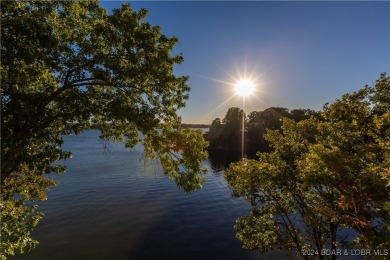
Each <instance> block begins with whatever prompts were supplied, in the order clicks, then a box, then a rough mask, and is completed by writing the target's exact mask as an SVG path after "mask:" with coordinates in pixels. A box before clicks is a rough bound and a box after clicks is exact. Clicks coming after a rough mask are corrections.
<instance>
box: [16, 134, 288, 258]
mask: <svg viewBox="0 0 390 260" xmlns="http://www.w3.org/2000/svg"><path fill="white" fill-rule="evenodd" d="M98 136H99V131H97V130H90V131H87V132H85V133H83V134H81V135H79V136H67V137H65V143H64V146H63V148H64V149H65V150H68V151H72V152H73V159H71V160H68V161H67V162H66V165H67V166H68V170H67V172H66V173H65V174H64V175H61V176H58V175H55V176H54V175H53V176H52V177H53V178H55V179H56V180H58V181H60V184H59V185H58V186H56V187H53V188H52V189H51V191H50V192H49V194H48V195H49V200H48V201H46V202H43V203H41V204H40V210H42V211H44V212H45V217H44V218H43V220H42V221H41V222H40V224H39V225H38V227H37V229H36V230H35V231H34V233H33V237H34V238H35V239H37V240H39V241H40V244H39V246H38V247H37V248H36V249H35V250H34V251H33V252H32V253H30V254H28V255H22V256H18V257H16V258H15V259H57V260H58V259H285V256H284V255H281V254H275V253H269V254H265V255H260V254H258V253H255V252H251V251H247V250H244V249H242V248H241V243H240V241H239V240H237V239H236V238H235V231H234V228H233V225H234V223H235V220H236V219H237V218H238V217H239V216H242V215H244V214H246V213H247V212H249V210H250V207H249V206H248V205H247V204H246V203H245V201H243V200H242V199H238V198H233V197H232V196H231V191H230V190H229V188H228V186H227V183H226V181H225V179H224V177H223V175H222V172H219V173H215V172H213V171H212V170H211V167H210V162H209V161H205V162H204V165H205V166H206V167H208V168H209V169H210V170H209V172H208V173H207V175H206V177H207V183H206V184H205V185H204V187H203V188H202V189H201V190H199V191H196V192H193V193H191V194H186V193H184V192H183V191H181V190H180V189H178V188H177V187H176V185H175V183H174V182H173V181H171V180H169V179H168V178H167V177H166V176H164V175H163V174H162V171H161V168H160V167H159V165H158V164H157V163H153V162H147V163H145V162H144V161H143V160H142V147H136V148H134V149H130V150H129V149H125V148H124V146H123V144H113V143H108V144H106V145H107V149H104V148H103V147H104V145H105V144H104V143H102V142H101V141H100V140H99V138H98Z"/></svg>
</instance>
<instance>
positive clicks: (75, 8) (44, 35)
mask: <svg viewBox="0 0 390 260" xmlns="http://www.w3.org/2000/svg"><path fill="white" fill-rule="evenodd" d="M146 16H147V11H146V10H145V9H141V10H139V11H138V12H136V11H134V10H133V9H132V8H131V6H130V5H129V4H123V5H122V7H121V8H120V9H114V10H113V11H112V14H108V13H107V11H106V10H105V9H104V8H101V7H100V4H99V2H98V1H81V2H78V1H77V2H76V1H31V2H27V1H5V2H3V3H2V4H1V23H2V26H1V36H2V37H1V79H2V85H1V91H2V93H1V94H2V97H1V140H2V147H1V161H2V163H1V179H2V194H1V217H2V225H1V255H2V257H7V256H10V255H13V254H14V252H15V250H19V251H21V252H24V251H28V250H30V249H31V248H33V247H34V246H35V245H36V243H37V242H36V241H33V240H32V239H31V238H30V232H31V230H32V229H33V228H34V226H36V224H37V222H38V220H39V218H40V216H41V214H40V213H34V208H35V206H31V207H30V206H27V204H26V201H34V200H38V199H45V198H46V193H45V192H46V190H47V189H48V188H49V187H50V186H51V185H54V184H55V182H54V181H53V180H50V179H47V178H45V177H44V176H42V174H43V173H50V172H56V173H62V172H63V171H64V170H65V167H64V166H62V165H60V164H59V163H58V161H60V160H66V159H68V158H70V157H71V153H70V152H67V151H63V150H62V149H61V145H62V143H63V139H62V136H63V135H68V134H72V133H74V134H78V133H81V132H82V131H83V130H85V129H88V128H91V127H95V128H98V129H100V131H101V136H100V137H101V138H102V139H106V140H113V141H123V142H125V144H126V147H133V146H135V145H136V144H138V143H139V142H142V144H143V145H144V147H145V154H146V156H147V157H149V158H155V157H158V158H159V159H160V161H161V163H162V165H163V168H164V171H165V173H166V174H168V176H169V177H171V178H173V179H174V180H175V181H176V183H177V185H178V186H179V187H181V188H183V189H184V190H185V191H191V190H195V189H198V188H200V187H201V185H202V183H203V182H204V178H203V177H202V176H201V173H202V172H204V169H202V168H201V161H202V160H203V159H204V158H205V157H206V155H207V154H206V153H205V151H204V148H205V146H206V142H205V141H204V140H203V138H202V133H201V132H200V131H192V130H188V129H181V128H178V129H174V126H180V123H181V122H180V121H181V120H180V117H178V116H177V114H176V112H177V110H178V109H180V108H182V107H184V105H185V101H186V100H187V99H188V93H189V90H190V88H189V86H188V85H187V83H186V82H187V80H188V77H187V76H176V75H174V74H173V68H174V65H175V64H180V63H181V62H183V57H182V55H171V52H172V50H173V48H174V46H175V45H176V44H177V42H178V38H176V37H167V36H165V35H164V34H162V32H161V28H160V27H159V26H152V25H150V24H149V23H148V22H147V21H146V20H145V18H146ZM157 129H160V131H159V130H157ZM139 131H141V132H142V134H143V136H144V138H143V140H141V139H140V137H139Z"/></svg>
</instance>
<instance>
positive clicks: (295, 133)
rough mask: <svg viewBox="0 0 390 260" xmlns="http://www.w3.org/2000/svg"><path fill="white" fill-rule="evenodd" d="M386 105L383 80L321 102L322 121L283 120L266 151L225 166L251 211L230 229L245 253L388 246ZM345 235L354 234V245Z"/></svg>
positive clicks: (389, 114) (389, 97)
mask: <svg viewBox="0 0 390 260" xmlns="http://www.w3.org/2000/svg"><path fill="white" fill-rule="evenodd" d="M389 101H390V77H387V76H386V74H382V75H381V77H380V78H379V79H378V80H377V81H376V84H375V86H373V87H369V86H366V87H364V88H363V89H361V90H359V91H357V92H355V93H352V94H346V95H343V96H342V98H340V99H338V100H336V101H335V102H334V103H332V104H326V105H325V106H324V108H323V111H322V114H321V119H318V118H316V117H311V118H309V119H306V120H303V121H300V122H295V121H293V120H291V119H288V118H284V119H283V125H282V128H281V130H270V131H268V132H267V134H266V136H265V138H266V139H267V140H268V142H269V144H270V146H271V147H272V148H273V151H272V152H270V153H259V154H258V156H259V159H258V160H243V161H240V162H238V163H235V164H232V165H231V166H230V167H229V169H228V170H227V171H226V172H225V177H226V179H227V181H228V183H229V184H230V185H231V186H232V187H233V194H234V195H235V196H243V197H245V198H246V199H247V200H248V201H249V202H250V203H251V205H252V207H253V210H252V212H251V213H250V214H249V215H247V216H244V217H242V218H240V219H238V220H237V223H236V225H235V228H236V231H237V237H238V238H239V239H240V240H241V241H242V242H243V244H244V247H245V248H248V249H256V250H261V251H266V250H269V249H284V250H287V251H288V252H289V253H290V255H291V256H294V255H299V256H303V257H304V258H305V259H308V258H309V255H308V254H307V253H306V254H305V252H310V251H306V250H315V251H311V252H321V250H322V249H329V248H330V249H332V250H334V249H336V248H338V247H343V246H356V247H357V248H367V249H388V248H389V247H390V232H389V224H390V215H389V212H390V207H389V206H390V202H389V198H390V172H389V169H390V106H389V104H390V102H389ZM343 230H354V231H355V232H356V233H357V234H358V235H357V236H356V237H355V238H354V241H352V244H351V238H349V241H348V240H344V239H343V238H341V236H340V234H341V233H342V231H343ZM348 242H349V243H348ZM326 257H327V256H325V255H320V254H319V258H322V259H324V258H326ZM331 257H332V259H336V255H332V256H331Z"/></svg>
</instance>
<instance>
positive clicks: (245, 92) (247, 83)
mask: <svg viewBox="0 0 390 260" xmlns="http://www.w3.org/2000/svg"><path fill="white" fill-rule="evenodd" d="M254 89H255V84H254V83H253V81H252V80H250V79H242V80H240V81H238V82H237V83H236V92H237V94H238V95H240V96H242V97H246V96H249V95H251V94H252V92H253V90H254Z"/></svg>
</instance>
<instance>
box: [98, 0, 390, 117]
mask: <svg viewBox="0 0 390 260" xmlns="http://www.w3.org/2000/svg"><path fill="white" fill-rule="evenodd" d="M121 4H122V2H119V1H118V2H116V1H112V2H102V6H103V7H105V8H107V9H109V10H111V9H112V8H119V7H120V5H121ZM130 4H131V5H132V7H133V8H134V9H135V10H139V8H141V7H143V8H146V9H147V10H148V11H149V15H148V18H147V21H149V22H150V23H151V24H152V25H159V26H161V28H162V32H163V33H164V34H165V35H167V36H177V37H179V40H180V42H179V44H178V45H177V46H176V48H175V50H174V53H183V56H184V63H183V64H181V65H178V66H177V67H176V68H175V73H176V74H177V75H189V76H190V80H189V82H188V84H189V85H190V86H191V92H190V99H189V101H188V102H187V106H186V107H185V108H183V109H181V110H180V112H179V114H180V115H181V116H182V118H183V122H185V123H211V121H212V120H213V119H215V118H216V117H220V118H223V117H224V115H225V113H226V111H227V109H228V108H229V107H232V106H236V107H242V106H243V101H242V97H239V96H234V95H235V92H234V86H233V85H234V83H235V82H236V81H237V80H238V79H239V77H240V76H241V77H243V76H244V74H245V73H246V75H247V77H251V78H252V79H255V84H256V92H255V93H254V95H253V96H250V97H248V98H246V100H245V112H247V113H249V112H251V111H260V110H264V109H266V108H268V107H270V106H279V107H287V108H291V109H293V108H310V109H315V110H320V109H321V108H322V106H323V104H324V103H326V102H332V101H334V100H335V99H336V98H339V97H340V96H341V95H342V94H344V93H349V92H352V91H356V90H358V89H359V88H361V87H363V86H364V85H366V84H368V85H373V84H374V82H375V80H376V79H377V78H378V77H379V74H380V73H381V72H388V73H390V2H292V1H288V2H262V1H259V2H254V1H251V2H232V1H229V2H222V1H217V2H208V1H202V2H188V1H184V2H181V1H173V2H164V1H163V2H142V1H138V2H131V3H130Z"/></svg>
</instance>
